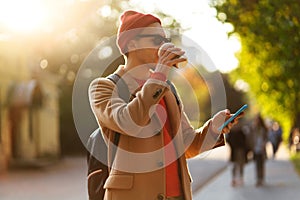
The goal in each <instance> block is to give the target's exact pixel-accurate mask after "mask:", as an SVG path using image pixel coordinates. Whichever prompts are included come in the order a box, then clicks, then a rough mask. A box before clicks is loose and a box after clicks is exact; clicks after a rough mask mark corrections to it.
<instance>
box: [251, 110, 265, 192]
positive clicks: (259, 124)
mask: <svg viewBox="0 0 300 200" xmlns="http://www.w3.org/2000/svg"><path fill="white" fill-rule="evenodd" d="M252 130H253V135H252V136H253V137H252V138H253V142H254V143H253V154H254V160H255V165H256V186H257V187H258V186H261V185H263V184H264V178H265V160H266V158H267V153H266V144H267V142H268V129H267V127H266V125H265V123H264V120H263V118H262V117H261V115H260V114H258V115H257V116H256V117H255V119H254V122H253V129H252Z"/></svg>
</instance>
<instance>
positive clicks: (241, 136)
mask: <svg viewBox="0 0 300 200" xmlns="http://www.w3.org/2000/svg"><path fill="white" fill-rule="evenodd" d="M227 142H228V144H229V146H230V149H231V154H230V161H231V162H232V164H233V166H232V182H231V185H232V186H233V187H235V186H242V185H243V184H244V166H245V164H246V163H247V152H248V151H247V150H248V148H247V143H246V135H245V133H244V131H243V129H242V126H241V125H240V124H238V125H237V126H236V127H233V128H232V129H231V131H230V133H229V134H228V136H227Z"/></svg>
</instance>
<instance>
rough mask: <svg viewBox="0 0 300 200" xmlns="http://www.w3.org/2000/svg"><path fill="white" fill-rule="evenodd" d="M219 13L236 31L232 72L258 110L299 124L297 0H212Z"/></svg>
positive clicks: (299, 5)
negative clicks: (246, 86)
mask: <svg viewBox="0 0 300 200" xmlns="http://www.w3.org/2000/svg"><path fill="white" fill-rule="evenodd" d="M214 3H215V6H216V8H217V10H218V13H225V14H226V20H225V21H224V22H229V23H231V24H233V26H234V27H235V30H234V32H235V33H237V34H238V35H239V36H240V40H241V43H242V51H241V52H240V53H239V54H238V55H237V57H238V58H239V61H240V65H239V67H238V68H237V70H235V71H234V73H232V78H233V79H234V80H237V79H243V80H244V81H246V82H247V83H248V84H249V86H250V90H251V92H252V93H253V95H254V96H255V98H256V101H257V103H258V104H259V106H260V108H261V111H262V113H263V114H264V115H265V116H266V115H267V116H270V117H272V118H274V119H275V120H278V121H280V122H281V124H283V125H284V127H285V131H286V133H287V132H288V131H289V130H288V129H289V128H290V127H291V126H295V125H297V126H299V125H300V124H299V123H300V118H299V113H300V105H299V99H300V79H299V74H300V68H299V65H300V57H299V54H300V12H299V10H300V2H299V1H298V0H286V1H281V0H247V1H246V0H227V1H225V2H224V1H223V2H221V1H214Z"/></svg>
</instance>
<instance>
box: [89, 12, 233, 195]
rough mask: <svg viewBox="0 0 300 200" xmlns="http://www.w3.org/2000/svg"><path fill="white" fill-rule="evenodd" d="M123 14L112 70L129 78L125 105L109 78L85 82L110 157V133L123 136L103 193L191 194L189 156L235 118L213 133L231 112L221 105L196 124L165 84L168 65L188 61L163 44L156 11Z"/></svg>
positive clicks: (219, 141) (214, 142) (216, 142)
mask: <svg viewBox="0 0 300 200" xmlns="http://www.w3.org/2000/svg"><path fill="white" fill-rule="evenodd" d="M120 20H121V24H120V27H119V30H118V37H117V44H118V47H119V49H120V52H121V53H122V54H123V55H124V58H125V61H126V62H125V65H122V66H119V68H118V69H117V70H116V72H115V74H117V75H118V76H120V77H121V78H122V79H123V80H124V81H125V82H126V84H127V86H128V89H129V92H130V94H131V99H130V101H129V102H128V103H127V102H125V101H124V100H123V99H122V98H120V97H119V96H118V92H117V88H116V85H115V84H114V83H113V82H112V81H111V80H109V79H107V78H97V79H95V80H94V81H93V82H92V83H91V85H90V88H89V98H90V103H91V107H92V110H93V112H94V115H95V117H96V119H97V122H98V124H99V126H100V127H101V129H102V133H103V136H104V138H105V140H106V141H107V143H108V152H109V153H108V154H109V155H111V152H112V148H113V146H114V145H113V141H114V136H115V133H116V132H117V133H119V134H120V139H119V143H118V150H117V151H116V153H115V156H114V160H113V164H112V166H111V171H110V174H109V177H108V179H107V181H106V183H105V186H104V188H105V189H106V192H105V197H104V199H109V200H110V199H114V200H127V199H128V200H135V199H138V200H154V199H158V200H162V199H169V200H171V199H176V200H183V199H184V200H190V199H192V195H191V178H190V174H189V172H188V168H187V163H186V159H187V158H191V157H194V156H196V155H198V154H199V153H201V152H203V151H206V150H209V149H212V148H215V147H217V146H221V145H224V136H223V133H228V132H229V130H230V128H231V127H232V125H233V124H235V123H237V120H235V121H234V122H233V123H231V124H229V125H228V126H227V127H225V128H224V129H223V130H222V131H218V127H219V126H220V125H221V124H222V123H223V122H224V121H225V119H227V118H229V117H230V116H231V114H230V112H229V111H228V110H224V111H221V112H219V113H218V114H216V115H215V116H214V117H213V118H212V119H211V120H209V121H208V122H206V124H205V125H204V126H203V127H201V128H199V129H197V130H195V129H194V128H193V127H192V126H191V125H190V122H189V120H188V118H187V116H186V114H185V112H184V110H183V106H182V104H181V103H180V100H179V101H178V99H176V95H174V92H172V90H171V86H170V84H168V83H167V82H166V81H167V77H168V74H169V71H170V69H171V68H172V67H173V66H174V65H175V66H176V64H177V63H179V62H183V61H185V58H182V57H180V56H182V55H183V54H184V51H182V50H181V49H180V48H177V47H175V46H174V45H173V44H171V43H168V42H169V40H168V39H167V38H166V37H165V32H164V29H163V28H162V26H161V21H160V20H159V19H158V18H157V17H155V16H153V15H150V14H143V13H139V12H135V11H126V12H124V13H123V15H122V16H121V18H120ZM165 43H167V44H165ZM163 44H165V45H164V47H163V49H161V50H160V51H159V53H158V50H159V48H160V47H161V46H162V45H163ZM158 54H159V55H158ZM177 98H178V97H177ZM178 102H179V103H178ZM178 104H179V105H178Z"/></svg>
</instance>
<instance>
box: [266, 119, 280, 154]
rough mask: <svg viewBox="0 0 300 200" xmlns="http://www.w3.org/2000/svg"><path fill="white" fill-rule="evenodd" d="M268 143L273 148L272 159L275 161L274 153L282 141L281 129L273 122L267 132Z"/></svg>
mask: <svg viewBox="0 0 300 200" xmlns="http://www.w3.org/2000/svg"><path fill="white" fill-rule="evenodd" d="M269 141H270V142H271V144H272V148H273V159H275V156H276V153H277V151H278V148H279V145H280V143H281V141H282V128H281V126H280V125H279V123H278V122H273V124H272V126H271V129H270V132H269Z"/></svg>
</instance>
